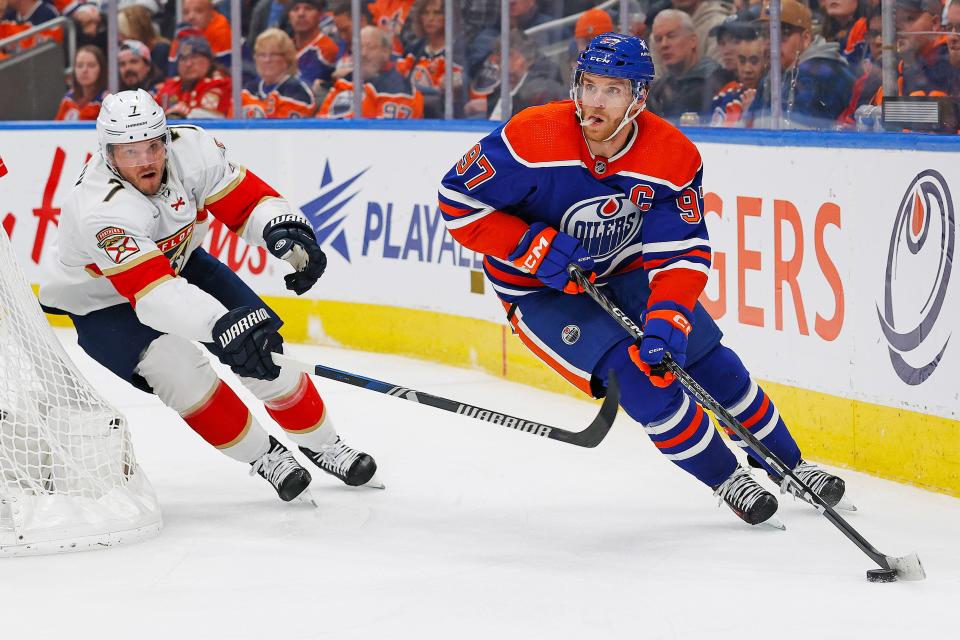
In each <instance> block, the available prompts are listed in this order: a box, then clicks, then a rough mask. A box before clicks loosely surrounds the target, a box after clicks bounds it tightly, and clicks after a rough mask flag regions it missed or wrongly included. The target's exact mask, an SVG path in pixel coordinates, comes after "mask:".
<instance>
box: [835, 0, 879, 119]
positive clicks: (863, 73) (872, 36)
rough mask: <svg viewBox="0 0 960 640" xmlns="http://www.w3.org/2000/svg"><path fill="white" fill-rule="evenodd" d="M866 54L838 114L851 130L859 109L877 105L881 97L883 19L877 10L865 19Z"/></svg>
mask: <svg viewBox="0 0 960 640" xmlns="http://www.w3.org/2000/svg"><path fill="white" fill-rule="evenodd" d="M864 40H865V41H866V43H867V47H868V53H867V55H866V56H864V58H863V60H861V61H860V75H859V77H857V79H856V80H855V81H854V83H853V90H852V92H851V95H850V102H849V104H848V105H847V108H846V109H845V110H844V111H843V113H842V114H840V122H841V124H842V125H843V126H844V127H847V128H853V127H854V125H855V124H856V122H855V116H856V114H857V113H858V111H860V109H861V107H865V106H870V105H877V104H879V101H880V100H881V99H882V97H883V90H882V87H883V67H882V64H881V56H882V54H883V17H882V15H881V13H880V10H879V9H878V10H877V11H876V12H875V13H873V14H871V15H870V16H869V17H868V18H867V35H866V36H865V37H864Z"/></svg>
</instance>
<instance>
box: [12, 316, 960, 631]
mask: <svg viewBox="0 0 960 640" xmlns="http://www.w3.org/2000/svg"><path fill="white" fill-rule="evenodd" d="M59 335H60V337H61V338H62V339H63V340H64V342H65V343H66V344H67V348H68V351H69V352H70V354H71V356H73V357H74V358H75V360H76V361H77V363H78V365H79V366H80V367H81V369H82V370H83V371H84V372H85V373H87V374H88V376H89V378H90V379H91V381H92V382H93V383H94V384H95V385H97V386H98V387H99V388H101V389H102V390H103V391H104V392H105V394H106V395H107V397H108V398H110V399H111V400H112V401H115V402H116V404H117V405H118V406H119V407H120V408H121V409H122V410H123V411H125V413H126V415H127V418H128V419H129V423H130V425H131V429H132V432H133V438H134V446H135V448H136V453H137V457H138V459H139V460H140V463H141V464H142V465H143V466H144V468H145V469H146V471H147V473H148V475H149V477H150V479H151V481H152V482H153V485H154V487H155V489H156V491H157V495H158V497H159V499H160V502H161V504H162V505H163V512H164V520H165V529H164V531H163V533H162V534H161V535H160V537H159V538H156V539H153V540H150V541H147V542H144V543H140V544H136V545H132V546H128V547H118V548H115V549H110V550H105V551H95V552H87V553H77V554H66V555H59V556H49V557H31V558H13V559H7V560H3V561H2V562H0V638H4V639H6V638H10V639H14V638H15V639H18V640H21V639H22V640H31V639H34V638H71V639H79V638H98V639H99V638H105V639H112V638H138V639H142V638H161V639H168V638H169V639H174V638H176V639H178V640H179V639H192V638H229V639H240V638H266V639H270V640H274V639H276V640H281V639H282V640H289V639H294V638H338V639H340V638H363V639H364V640H381V639H382V640H387V639H391V640H392V639H397V638H450V639H461V638H483V639H484V640H490V639H491V638H495V639H498V640H500V639H514V638H544V639H555V638H580V639H594V638H614V637H618V638H621V637H622V638H644V639H648V638H649V639H654V638H698V639H699V638H710V639H719V638H738V639H742V638H744V637H748V638H749V637H757V638H767V639H771V640H773V639H777V640H779V639H784V638H801V637H802V638H805V639H817V640H820V639H824V638H826V639H830V638H845V639H857V638H868V637H869V638H871V639H872V638H905V637H912V638H956V637H960V611H958V608H960V607H958V604H960V550H958V549H960V535H958V534H960V500H957V499H954V498H950V497H946V496H943V495H937V494H933V493H929V492H925V491H922V490H919V489H916V488H912V487H907V486H903V485H898V484H895V483H891V482H886V481H883V480H879V479H876V478H872V477H869V476H866V475H862V474H858V473H853V472H849V471H844V472H843V474H842V475H843V476H844V478H845V479H846V480H847V483H848V487H849V488H850V492H851V495H852V497H853V500H854V502H855V503H856V504H857V506H858V507H859V509H860V511H859V512H857V513H854V514H849V515H848V516H847V517H849V519H850V521H851V523H852V524H853V525H854V526H855V527H857V529H858V530H860V532H861V533H862V534H863V535H864V536H866V538H867V539H868V540H870V541H871V542H872V543H873V544H874V546H876V547H877V548H878V549H880V550H881V551H882V552H884V553H886V554H889V555H904V554H906V553H908V552H910V551H917V552H918V553H919V554H920V558H921V559H922V560H923V563H924V566H925V567H926V570H927V575H928V576H929V577H928V579H927V580H926V581H925V582H919V583H894V584H871V583H868V582H867V581H866V579H865V571H866V570H867V569H870V568H872V567H873V566H874V565H873V564H872V563H871V562H870V561H869V559H867V557H866V556H864V555H863V554H862V553H861V552H860V551H859V550H858V549H857V548H856V547H854V546H853V545H852V544H851V543H850V542H849V541H847V540H846V538H844V537H843V535H842V534H840V532H839V531H837V530H836V529H834V527H833V526H831V525H830V524H829V523H828V522H827V521H826V520H825V519H824V518H823V517H821V516H820V515H818V514H817V513H816V512H815V511H814V510H813V509H812V508H810V507H809V506H807V505H805V504H802V503H799V502H794V501H793V500H791V499H788V498H782V499H781V505H782V506H781V509H780V512H779V515H780V517H781V519H782V520H783V521H784V522H785V524H786V525H787V528H788V530H787V531H786V532H778V531H774V530H769V529H751V528H749V527H747V526H746V525H744V524H743V523H742V522H740V521H739V520H738V519H737V518H736V517H734V516H733V514H731V513H730V512H729V511H728V510H727V509H726V508H725V507H724V508H722V509H718V508H717V504H716V500H715V498H713V497H712V496H711V494H710V491H709V490H707V489H705V488H704V487H702V486H701V485H699V484H698V483H697V482H696V481H695V480H693V479H691V478H689V477H688V476H686V475H685V474H684V473H683V472H681V471H680V470H679V469H677V468H675V467H674V466H673V465H672V464H671V463H670V462H668V461H666V460H664V459H663V458H662V457H661V456H660V454H659V453H658V452H657V451H656V449H655V448H654V447H653V446H651V444H650V442H649V441H648V439H647V437H646V435H645V434H644V433H643V431H642V429H640V428H639V427H638V426H637V425H636V424H634V423H633V422H631V421H630V420H629V419H628V418H627V417H626V416H624V415H622V414H621V416H620V418H619V419H618V421H617V423H616V424H615V425H614V427H613V429H612V430H611V432H610V434H609V435H608V436H607V439H606V440H605V441H604V442H603V443H602V444H601V445H600V446H599V447H598V448H597V449H594V450H589V449H580V448H578V447H573V446H570V445H566V444H562V443H558V442H554V441H551V440H546V439H543V438H537V437H534V436H531V435H529V434H526V433H518V432H515V431H511V430H508V429H505V428H503V427H499V426H496V425H492V424H488V423H483V422H477V421H474V420H471V419H469V418H465V417H463V416H457V415H454V414H450V413H445V412H442V411H437V410H435V409H431V408H428V407H423V406H419V405H416V404H414V403H411V402H407V401H403V400H398V399H395V398H390V397H387V396H383V395H379V394H376V393H372V392H369V391H364V390H362V389H357V388H354V387H349V386H346V385H342V384H339V383H335V382H332V381H327V380H323V379H318V380H317V384H318V386H319V387H320V390H321V393H322V395H323V396H324V398H325V399H326V401H327V403H328V405H329V410H330V415H331V416H332V417H333V419H334V420H335V422H336V424H337V427H338V429H339V430H340V432H341V434H343V436H344V437H345V438H346V439H347V441H348V442H350V443H351V444H353V445H355V446H358V447H360V448H363V449H365V450H366V451H369V452H370V453H371V454H373V455H374V456H375V457H376V459H377V462H378V464H379V465H380V475H381V477H382V479H383V480H384V482H385V483H386V484H387V490H386V491H377V490H371V489H351V488H347V487H344V486H341V485H338V484H337V483H336V482H335V481H334V480H333V479H332V478H330V477H329V476H326V475H324V474H322V473H321V472H320V471H319V470H316V473H314V482H313V484H312V486H311V488H312V491H313V495H314V497H315V498H316V500H317V502H318V503H319V509H313V508H312V507H309V506H307V505H305V504H303V503H294V504H289V505H288V504H283V503H281V502H280V501H279V500H278V499H277V498H276V496H275V494H274V493H273V490H272V489H271V488H270V487H269V485H267V483H265V482H264V481H263V480H261V479H260V478H258V477H250V476H248V475H247V468H246V467H244V466H243V465H240V464H238V463H236V462H234V461H232V460H230V459H228V458H226V457H225V456H223V455H222V454H219V453H218V452H216V451H215V450H213V449H211V448H210V447H208V446H207V445H206V444H205V443H204V442H203V441H202V440H200V438H199V437H198V436H196V435H195V434H193V433H192V432H191V431H190V430H189V428H187V427H186V425H185V424H183V423H182V422H181V421H180V420H179V419H178V418H177V417H176V415H174V414H173V413H172V412H171V411H169V410H167V409H165V408H163V407H162V406H161V405H160V404H159V402H158V401H157V400H156V399H155V398H153V397H151V396H148V395H146V394H143V393H140V392H138V391H134V390H132V389H131V388H129V387H126V386H125V385H124V383H122V382H120V381H118V380H116V379H115V378H113V377H112V375H111V374H109V373H107V372H106V371H105V370H103V369H102V368H100V367H99V366H97V365H95V364H93V363H92V362H91V361H90V360H89V359H87V358H86V357H85V356H83V355H82V354H80V352H79V349H78V348H77V347H76V345H75V337H74V336H73V335H72V334H71V333H70V332H67V331H64V332H61V333H60V334H59ZM289 351H290V352H291V353H293V354H294V355H296V356H298V357H301V358H302V359H305V360H309V361H317V362H323V363H325V364H328V365H330V366H333V367H337V368H341V369H346V370H349V371H353V372H356V373H360V374H367V375H369V376H371V377H375V378H378V379H381V380H386V381H389V382H395V383H398V384H402V385H404V386H407V387H411V388H414V389H419V390H423V391H429V392H433V393H435V394H437V395H441V396H447V397H451V398H456V399H463V400H466V401H469V402H472V403H475V404H479V405H480V406H484V407H487V408H495V409H501V410H503V411H504V412H506V413H510V414H513V415H520V416H529V417H530V418H532V419H534V420H542V421H545V422H552V423H554V424H557V425H558V426H564V427H565V428H571V429H577V428H579V427H580V426H585V425H586V424H587V423H588V422H589V421H590V419H591V418H592V417H593V415H594V413H595V411H596V407H595V406H594V405H592V404H590V403H588V402H585V401H578V400H575V399H572V398H568V397H565V396H558V395H554V394H550V393H546V392H541V391H537V390H534V389H531V388H528V387H524V386H522V385H516V384H512V383H507V382H502V381H499V380H497V379H495V378H493V377H491V376H488V375H486V374H483V373H479V372H476V371H470V370H465V369H455V368H449V367H443V366H439V365H434V364H429V363H423V362H419V361H415V360H410V359H404V358H398V357H392V356H385V355H381V354H368V353H358V352H353V351H344V350H337V349H321V348H315V347H296V346H294V347H291V348H290V349H289ZM225 377H226V379H227V380H228V381H231V385H232V386H234V388H237V389H238V390H239V385H238V384H234V383H235V380H234V379H233V378H232V377H231V376H229V375H226V376H225ZM243 397H244V398H250V396H248V395H246V394H244V395H243ZM251 406H255V405H253V404H251ZM256 413H257V415H258V416H259V417H260V418H261V420H263V421H264V423H265V424H267V425H268V429H270V430H271V431H272V432H273V433H279V429H278V428H276V427H275V426H273V425H272V424H270V423H269V422H268V421H267V419H266V416H265V413H264V411H263V410H262V407H261V408H259V409H258V410H257V411H256ZM802 444H803V443H801V446H802ZM845 515H846V514H845Z"/></svg>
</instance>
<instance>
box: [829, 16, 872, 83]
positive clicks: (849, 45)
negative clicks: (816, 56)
mask: <svg viewBox="0 0 960 640" xmlns="http://www.w3.org/2000/svg"><path fill="white" fill-rule="evenodd" d="M824 11H825V12H826V14H827V15H826V19H825V20H824V21H823V39H824V40H826V41H827V42H836V43H837V44H839V45H840V53H841V55H843V57H844V58H846V59H847V64H849V65H850V70H851V71H853V72H854V73H855V74H856V75H858V76H859V75H860V74H861V73H862V72H863V69H862V65H863V61H864V59H865V58H866V57H867V56H868V55H869V54H870V47H869V45H868V43H867V31H868V28H867V27H868V25H867V0H826V1H825V2H824Z"/></svg>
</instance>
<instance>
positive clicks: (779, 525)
mask: <svg viewBox="0 0 960 640" xmlns="http://www.w3.org/2000/svg"><path fill="white" fill-rule="evenodd" d="M756 526H758V527H761V526H767V527H770V528H772V529H776V530H778V531H786V530H787V525H785V524H783V522H782V521H781V520H780V518H778V517H777V516H770V517H769V518H767V519H766V520H764V521H763V522H761V523H760V524H758V525H756Z"/></svg>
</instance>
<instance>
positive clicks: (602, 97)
mask: <svg viewBox="0 0 960 640" xmlns="http://www.w3.org/2000/svg"><path fill="white" fill-rule="evenodd" d="M633 98H634V95H633V86H632V85H631V83H630V81H629V80H623V81H620V82H616V81H613V82H611V81H610V79H608V78H604V81H603V82H602V83H601V82H593V81H591V80H590V79H589V78H581V79H580V81H579V82H578V83H577V84H576V85H575V86H574V87H573V99H574V100H576V101H577V102H579V103H580V104H581V105H583V106H584V107H592V108H597V109H599V108H607V109H617V108H619V109H623V108H626V107H628V106H629V105H630V103H631V102H633Z"/></svg>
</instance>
